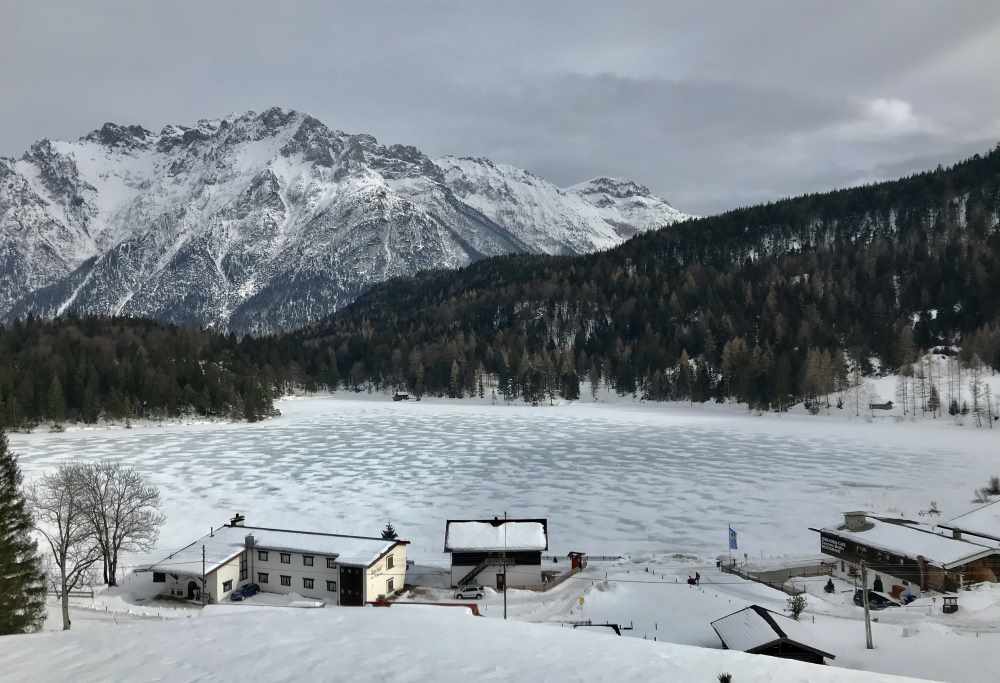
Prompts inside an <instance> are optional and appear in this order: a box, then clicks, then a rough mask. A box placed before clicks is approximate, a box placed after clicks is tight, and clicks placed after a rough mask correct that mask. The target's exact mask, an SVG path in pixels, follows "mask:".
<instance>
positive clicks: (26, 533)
mask: <svg viewBox="0 0 1000 683" xmlns="http://www.w3.org/2000/svg"><path fill="white" fill-rule="evenodd" d="M21 483H22V476H21V469H20V468H19V467H18V464H17V456H16V455H14V453H12V452H11V451H10V449H9V448H8V447H7V435H6V434H5V433H4V431H3V430H2V429H0V636H5V635H11V634H14V633H28V632H31V631H37V630H38V629H39V628H41V625H42V622H43V621H44V620H45V575H44V574H43V573H42V565H41V558H40V557H39V556H38V548H37V545H36V544H35V539H34V538H33V537H32V528H33V524H32V519H31V513H30V512H29V510H28V506H27V503H26V501H25V498H24V493H23V491H22V490H21Z"/></svg>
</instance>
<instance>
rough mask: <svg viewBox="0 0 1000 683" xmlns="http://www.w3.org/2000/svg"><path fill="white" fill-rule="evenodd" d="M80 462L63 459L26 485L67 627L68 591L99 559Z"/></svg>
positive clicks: (87, 574) (80, 581)
mask: <svg viewBox="0 0 1000 683" xmlns="http://www.w3.org/2000/svg"><path fill="white" fill-rule="evenodd" d="M80 480H81V476H80V465H76V464H72V463H67V464H63V465H60V466H59V469H57V470H56V471H55V472H52V473H50V474H45V475H42V477H41V479H40V480H39V481H36V482H34V483H33V484H32V485H31V486H30V487H29V489H28V504H29V506H30V507H31V510H32V513H33V516H34V523H35V529H36V530H37V531H38V532H39V533H40V534H41V535H42V536H43V537H44V538H45V540H46V541H47V543H48V546H49V550H50V551H51V553H52V562H53V564H54V565H55V569H56V571H58V576H50V577H49V582H50V583H51V584H52V585H54V587H55V589H56V592H57V593H58V594H59V597H60V599H61V602H62V622H63V630H64V631H68V630H69V628H70V618H69V592H70V591H72V590H74V589H76V588H78V587H79V586H81V585H83V584H84V583H85V581H86V580H87V579H88V578H89V575H90V569H91V567H93V565H94V564H95V563H96V562H98V561H99V560H100V559H101V552H100V548H99V546H98V545H97V542H96V541H95V540H94V536H93V530H92V529H91V525H90V519H89V517H88V515H87V507H86V496H85V494H84V492H83V487H82V486H81V484H80Z"/></svg>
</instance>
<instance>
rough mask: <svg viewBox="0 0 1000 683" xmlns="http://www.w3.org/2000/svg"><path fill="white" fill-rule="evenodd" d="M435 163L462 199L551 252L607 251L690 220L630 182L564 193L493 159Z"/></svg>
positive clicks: (597, 183)
mask: <svg viewBox="0 0 1000 683" xmlns="http://www.w3.org/2000/svg"><path fill="white" fill-rule="evenodd" d="M435 163H436V164H437V165H438V166H439V167H440V168H441V169H442V170H443V171H444V178H445V182H446V183H447V185H448V187H449V188H451V190H452V192H454V193H455V194H456V195H457V196H458V197H459V199H461V200H462V201H464V202H465V203H466V204H468V205H470V206H472V207H474V208H476V209H477V210H478V211H480V212H481V213H482V214H484V215H485V216H487V217H489V218H490V219H491V220H492V221H494V222H496V223H499V224H500V225H502V226H504V227H505V228H506V229H507V230H509V231H510V232H511V233H512V234H514V235H516V236H517V237H518V238H519V239H520V240H522V241H524V242H526V243H527V244H530V245H531V246H532V247H533V249H534V250H536V251H543V252H546V253H550V254H554V253H570V254H581V253H586V252H589V251H595V250H598V249H607V248H610V247H613V246H615V245H616V244H618V243H620V242H621V241H622V240H623V239H627V238H629V237H631V236H632V235H634V234H636V233H637V232H642V231H645V230H653V229H656V228H661V227H663V226H665V225H671V224H673V223H676V222H678V221H681V220H686V219H687V218H690V216H688V215H686V214H683V213H681V212H680V211H678V210H677V209H675V208H674V207H672V206H671V205H670V204H668V203H667V202H666V201H665V200H663V199H660V198H659V197H654V196H653V195H652V194H651V193H650V191H649V189H647V188H645V187H643V186H641V185H638V184H636V183H633V182H631V181H629V180H616V179H612V178H595V179H593V180H590V181H588V182H585V183H581V184H579V185H574V186H573V187H570V188H568V189H561V188H558V187H556V186H555V185H553V184H552V183H550V182H549V181H547V180H545V179H544V178H539V177H538V176H536V175H534V174H533V173H530V172H528V171H525V170H523V169H520V168H516V167H514V166H508V165H507V164H498V163H495V162H493V161H490V160H489V159H471V158H467V157H463V158H457V157H443V158H441V159H436V160H435Z"/></svg>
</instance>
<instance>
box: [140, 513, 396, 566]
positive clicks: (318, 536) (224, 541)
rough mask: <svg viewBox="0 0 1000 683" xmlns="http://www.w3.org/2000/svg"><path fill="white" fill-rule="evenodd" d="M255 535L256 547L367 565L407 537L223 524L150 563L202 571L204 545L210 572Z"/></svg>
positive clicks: (244, 546)
mask: <svg viewBox="0 0 1000 683" xmlns="http://www.w3.org/2000/svg"><path fill="white" fill-rule="evenodd" d="M250 535H252V536H253V538H254V547H255V548H260V549H263V550H275V551H285V552H296V553H313V554H316V555H323V556H327V557H336V558H337V562H338V563H339V564H350V565H362V566H365V567H367V566H368V565H370V564H371V563H372V562H374V561H375V560H377V559H378V558H379V557H380V556H381V555H382V554H383V553H385V552H387V551H388V550H389V549H390V548H392V546H394V545H395V544H397V543H406V541H398V540H386V539H383V538H368V537H363V536H343V535H338V534H324V533H319V532H313V531H291V530H287V529H269V528H266V527H252V526H229V525H226V526H222V527H219V528H218V529H215V530H214V531H213V532H212V533H211V534H206V535H205V536H202V537H201V538H199V539H198V540H197V541H195V542H194V543H192V544H191V545H188V546H186V547H184V548H181V549H180V550H178V551H177V552H175V553H172V554H170V555H167V556H166V557H165V558H163V559H162V560H160V561H159V562H157V563H156V564H153V565H151V566H150V567H149V569H150V570H152V571H162V572H168V573H173V574H195V575H198V576H200V575H201V573H202V560H201V549H202V546H204V548H205V573H211V572H212V571H214V570H215V569H218V568H219V567H221V566H222V565H223V564H225V563H226V562H228V561H229V560H231V559H233V558H234V557H236V556H237V555H239V554H240V553H241V552H243V551H244V550H245V549H246V537H247V536H250Z"/></svg>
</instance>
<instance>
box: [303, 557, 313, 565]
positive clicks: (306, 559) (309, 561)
mask: <svg viewBox="0 0 1000 683" xmlns="http://www.w3.org/2000/svg"><path fill="white" fill-rule="evenodd" d="M302 564H303V565H305V566H306V567H311V566H313V556H312V555H303V556H302Z"/></svg>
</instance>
